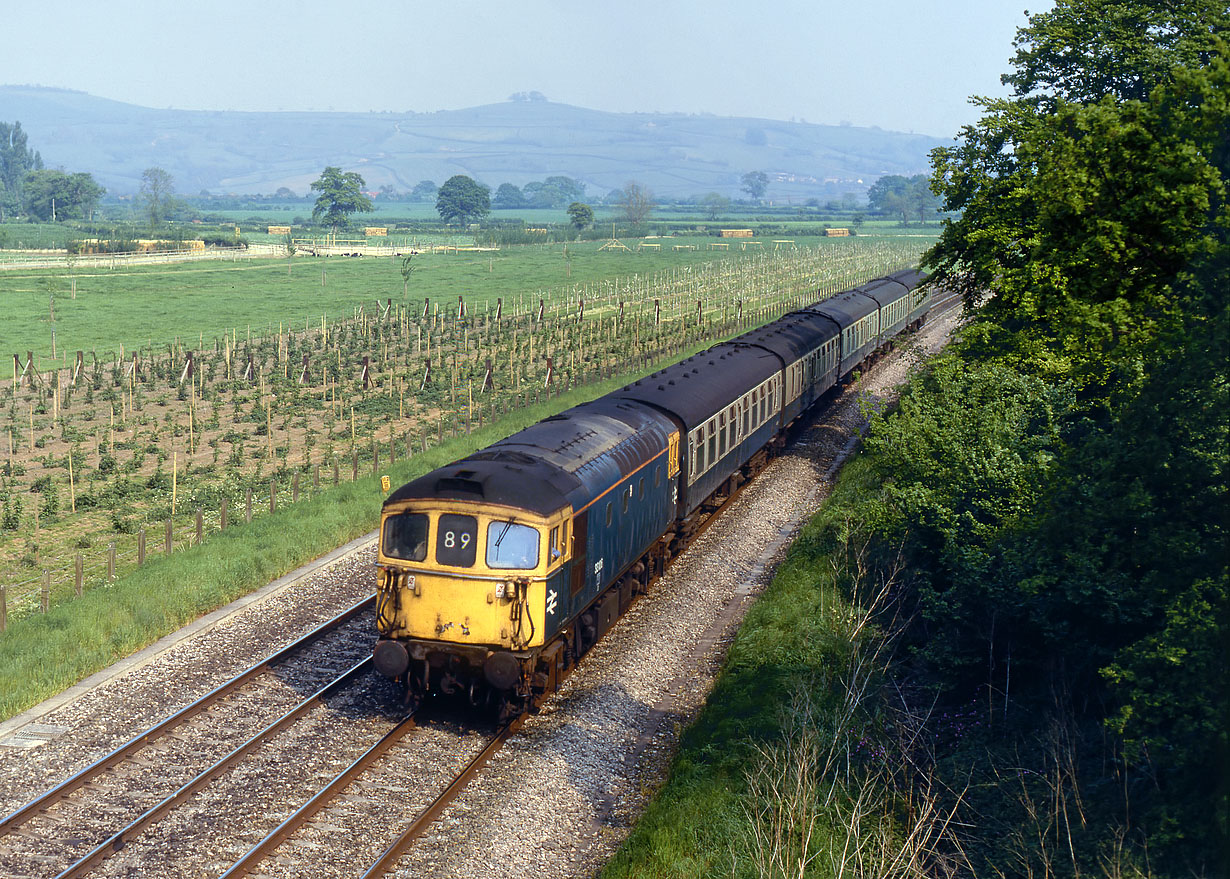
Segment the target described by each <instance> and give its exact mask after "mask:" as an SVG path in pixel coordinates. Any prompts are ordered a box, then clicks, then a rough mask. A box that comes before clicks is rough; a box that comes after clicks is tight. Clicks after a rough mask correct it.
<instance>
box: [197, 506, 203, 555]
mask: <svg viewBox="0 0 1230 879" xmlns="http://www.w3.org/2000/svg"><path fill="white" fill-rule="evenodd" d="M204 540H205V517H204V516H203V515H202V514H201V510H200V508H199V507H198V508H197V511H196V545H197V546H200V545H201V544H202V543H203V542H204Z"/></svg>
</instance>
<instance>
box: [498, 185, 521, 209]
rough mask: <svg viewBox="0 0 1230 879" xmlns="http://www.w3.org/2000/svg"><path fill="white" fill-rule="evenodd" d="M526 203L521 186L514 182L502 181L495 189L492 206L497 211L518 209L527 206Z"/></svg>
mask: <svg viewBox="0 0 1230 879" xmlns="http://www.w3.org/2000/svg"><path fill="white" fill-rule="evenodd" d="M525 204H526V202H525V196H524V195H523V194H522V193H521V188H520V187H519V186H517V185H516V184H513V183H501V184H500V186H499V188H498V189H497V190H496V191H495V198H493V199H492V200H491V206H492V207H493V208H495V209H496V210H497V211H507V210H516V209H517V208H523V207H525Z"/></svg>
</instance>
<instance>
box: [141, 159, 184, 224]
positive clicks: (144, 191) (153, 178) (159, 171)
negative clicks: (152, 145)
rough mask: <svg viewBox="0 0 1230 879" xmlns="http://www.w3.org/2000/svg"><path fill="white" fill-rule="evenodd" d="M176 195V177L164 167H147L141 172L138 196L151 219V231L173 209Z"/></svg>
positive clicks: (146, 214)
mask: <svg viewBox="0 0 1230 879" xmlns="http://www.w3.org/2000/svg"><path fill="white" fill-rule="evenodd" d="M174 195H175V178H174V177H172V176H171V175H170V173H169V172H168V171H166V170H165V169H163V168H159V167H153V168H146V169H145V170H144V171H142V172H141V188H140V190H138V193H137V198H138V200H139V202H140V204H141V206H142V209H143V210H144V211H145V216H146V217H147V218H148V219H149V228H150V231H151V232H152V231H154V230H155V229H157V228H158V227H159V226H161V225H162V222H163V220H165V219H166V218H167V214H169V213H170V211H171V203H172V199H173V198H174Z"/></svg>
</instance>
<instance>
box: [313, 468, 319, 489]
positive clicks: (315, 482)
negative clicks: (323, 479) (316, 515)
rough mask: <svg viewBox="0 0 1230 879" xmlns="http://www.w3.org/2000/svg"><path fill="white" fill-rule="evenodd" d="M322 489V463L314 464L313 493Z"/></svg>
mask: <svg viewBox="0 0 1230 879" xmlns="http://www.w3.org/2000/svg"><path fill="white" fill-rule="evenodd" d="M319 491H320V465H319V464H313V465H312V494H316V493H317V492H319Z"/></svg>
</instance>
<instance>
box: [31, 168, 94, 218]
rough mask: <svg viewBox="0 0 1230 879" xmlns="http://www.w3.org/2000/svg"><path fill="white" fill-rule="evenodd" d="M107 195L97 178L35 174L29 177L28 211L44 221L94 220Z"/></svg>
mask: <svg viewBox="0 0 1230 879" xmlns="http://www.w3.org/2000/svg"><path fill="white" fill-rule="evenodd" d="M105 192H106V190H105V189H103V188H102V187H101V186H99V185H98V183H97V181H95V180H94V177H93V175H91V174H85V173H78V174H68V173H66V172H64V171H49V170H43V171H31V172H30V173H29V174H27V175H26V180H25V195H26V210H27V211H29V213H30V215H31V216H33V217H37V218H38V219H40V220H46V221H49V222H54V221H56V220H69V219H78V218H80V219H87V220H88V219H91V218H92V217H93V214H94V209H95V208H96V207H97V206H98V200H99V199H100V198H102V197H103V194H104V193H105Z"/></svg>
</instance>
